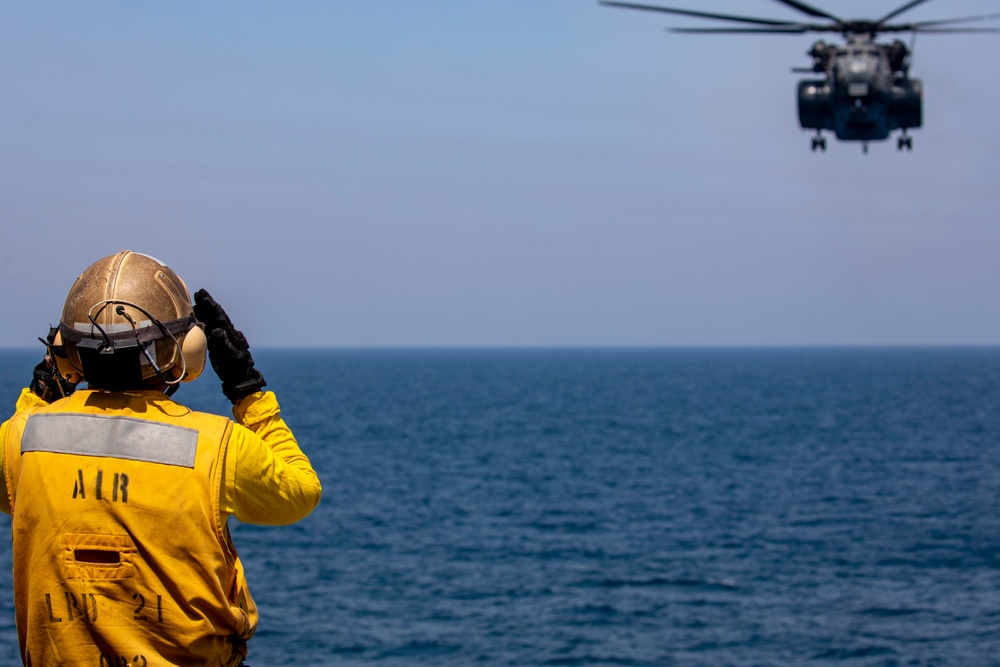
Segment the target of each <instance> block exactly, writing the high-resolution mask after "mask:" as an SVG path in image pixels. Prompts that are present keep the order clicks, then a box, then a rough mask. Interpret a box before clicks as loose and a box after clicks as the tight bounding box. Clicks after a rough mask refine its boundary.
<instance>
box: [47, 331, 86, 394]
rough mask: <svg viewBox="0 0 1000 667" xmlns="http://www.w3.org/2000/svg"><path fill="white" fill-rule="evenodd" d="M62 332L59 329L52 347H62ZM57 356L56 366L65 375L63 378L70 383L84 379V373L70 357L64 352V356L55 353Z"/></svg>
mask: <svg viewBox="0 0 1000 667" xmlns="http://www.w3.org/2000/svg"><path fill="white" fill-rule="evenodd" d="M62 344H63V342H62V334H60V333H59V332H58V331H57V332H56V335H55V338H53V339H52V347H54V348H58V349H62ZM55 358H56V368H57V369H58V370H59V375H62V376H63V379H65V380H66V382H69V383H70V384H73V385H76V384H79V383H80V382H82V381H83V373H82V372H80V371H78V370H77V369H76V368H75V367H74V366H73V363H72V362H71V361H70V360H69V357H67V356H66V355H65V353H63V355H62V356H60V355H58V354H57V355H55Z"/></svg>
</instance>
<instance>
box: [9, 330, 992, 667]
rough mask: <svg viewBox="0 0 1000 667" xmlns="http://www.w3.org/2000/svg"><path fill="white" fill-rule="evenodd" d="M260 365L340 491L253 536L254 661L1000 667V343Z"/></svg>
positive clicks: (240, 537)
mask: <svg viewBox="0 0 1000 667" xmlns="http://www.w3.org/2000/svg"><path fill="white" fill-rule="evenodd" d="M39 352H40V346H39V350H35V351H32V352H30V353H25V352H16V351H6V352H0V400H2V401H3V403H4V404H5V405H8V406H10V407H11V408H12V407H13V403H14V400H15V398H16V396H17V393H18V391H19V389H20V387H21V386H23V385H24V384H25V383H26V382H27V380H28V379H29V378H30V373H31V368H32V367H33V365H34V364H35V362H36V361H37V357H38V356H39ZM254 353H255V357H256V358H257V359H258V366H259V367H260V368H261V369H262V371H263V372H264V375H265V376H266V377H267V379H268V382H269V388H271V389H273V390H274V391H275V392H276V394H277V395H278V398H279V400H280V401H281V403H282V407H283V414H284V416H285V418H286V420H287V421H288V423H289V424H290V426H291V427H292V429H293V430H294V431H295V433H296V435H297V436H298V438H299V441H300V444H301V445H302V447H303V449H304V450H305V452H306V453H307V454H308V455H309V456H310V458H311V460H312V461H313V464H314V466H315V467H316V469H317V471H318V472H319V475H320V478H321V479H322V481H323V485H324V497H323V501H322V503H321V504H320V506H319V507H318V508H317V509H316V511H315V512H314V513H313V514H312V515H311V516H309V517H308V518H307V519H305V520H304V521H302V522H300V523H299V524H296V525H294V526H290V527H282V528H265V527H258V526H252V525H246V524H238V523H236V522H235V521H234V522H233V524H234V525H232V526H231V527H232V531H233V538H234V541H235V542H236V545H237V547H238V549H239V551H240V554H241V556H242V558H243V561H244V563H245V565H246V568H247V572H248V575H247V576H248V579H249V581H250V585H251V590H252V591H253V593H254V597H255V599H256V601H257V603H258V605H259V606H260V610H261V624H260V630H259V631H258V633H257V635H256V637H255V638H254V639H253V640H252V641H251V643H250V656H249V658H248V663H249V664H251V665H253V666H254V667H269V666H276V665H291V664H308V665H350V666H363V665H364V666H367V665H384V666H402V665H448V666H456V667H457V666H468V665H474V664H483V665H525V666H527V665H532V666H533V665H630V666H631V665H634V666H646V665H650V666H652V665H656V666H671V665H677V666H695V665H705V666H712V667H715V666H725V665H747V666H750V665H753V666H763V665H775V666H779V665H780V666H785V665H845V666H848V665H849V666H855V665H857V666H861V665H865V666H868V665H880V666H890V665H893V666H894V665H899V666H903V665H906V666H918V665H961V666H979V665H1000V518H998V511H1000V446H998V443H1000V409H998V408H1000V349H994V348H983V349H963V348H956V349H948V348H941V349H732V350H729V349H638V350H604V349H591V350H575V349H574V350H299V351H281V350H259V351H258V350H255V351H254ZM176 399H177V400H178V401H179V402H181V403H185V404H186V405H189V406H191V407H193V408H196V409H202V410H210V411H214V412H223V413H228V411H229V406H228V403H227V402H226V401H225V399H224V398H223V397H222V395H221V393H220V391H219V389H218V383H217V382H216V381H215V378H214V375H212V373H211V370H208V371H207V372H206V375H205V376H204V377H203V378H201V379H200V380H198V381H197V382H195V383H193V384H191V385H186V386H184V387H183V388H182V389H181V390H180V391H179V392H178V394H177V396H176ZM2 521H3V525H4V529H5V530H6V529H9V519H7V518H6V517H4V518H3V519H2ZM17 655H18V651H17V639H16V636H15V631H14V623H13V608H12V596H11V581H10V553H9V549H3V550H2V553H0V665H4V666H6V665H16V664H19V663H18V658H17ZM95 667H98V666H97V665H96V664H95Z"/></svg>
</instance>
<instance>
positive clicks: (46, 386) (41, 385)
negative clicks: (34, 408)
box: [28, 327, 76, 403]
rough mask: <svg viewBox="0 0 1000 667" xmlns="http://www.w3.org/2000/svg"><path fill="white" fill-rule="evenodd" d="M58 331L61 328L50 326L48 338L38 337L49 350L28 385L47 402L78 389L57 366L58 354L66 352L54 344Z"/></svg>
mask: <svg viewBox="0 0 1000 667" xmlns="http://www.w3.org/2000/svg"><path fill="white" fill-rule="evenodd" d="M58 331H59V329H57V328H55V327H49V335H48V336H46V340H42V339H41V338H39V339H38V340H40V341H41V342H42V343H43V344H44V345H45V349H46V350H47V352H46V354H45V358H44V359H42V361H41V362H40V363H39V364H38V365H37V366H35V370H34V371H33V372H32V378H31V384H30V385H29V386H28V389H30V390H31V391H32V393H34V394H35V395H36V396H38V397H39V398H40V399H42V400H43V401H45V402H46V403H51V402H52V401H58V400H59V399H60V398H64V397H66V396H69V395H70V394H72V393H73V392H74V391H76V384H73V383H70V382H69V381H67V380H66V378H64V377H63V376H62V375H61V374H60V373H59V368H58V366H56V360H55V357H56V355H62V354H65V352H63V351H62V349H61V347H56V346H55V345H54V344H53V343H55V339H56V333H57V332H58Z"/></svg>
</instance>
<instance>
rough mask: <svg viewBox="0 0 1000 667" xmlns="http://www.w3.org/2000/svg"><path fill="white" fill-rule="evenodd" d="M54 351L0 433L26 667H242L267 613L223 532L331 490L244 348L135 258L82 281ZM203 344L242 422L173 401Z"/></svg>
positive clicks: (273, 520)
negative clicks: (232, 523)
mask: <svg viewBox="0 0 1000 667" xmlns="http://www.w3.org/2000/svg"><path fill="white" fill-rule="evenodd" d="M45 342H46V345H47V349H48V353H47V354H46V356H45V359H44V360H43V361H42V363H40V364H39V365H38V366H37V367H36V368H35V371H34V377H33V379H32V382H31V385H30V386H29V387H28V388H26V389H24V390H23V391H22V392H21V395H20V398H19V399H18V401H17V406H16V412H15V414H14V416H13V417H12V418H11V419H9V420H8V421H7V422H5V423H4V424H3V426H2V431H0V444H2V447H3V450H2V464H3V475H2V476H0V485H2V486H3V489H2V492H0V505H2V507H0V509H2V510H3V511H4V512H6V513H8V514H10V515H11V532H12V541H13V565H14V602H15V615H16V620H17V635H18V641H19V642H20V647H21V659H22V661H23V662H24V664H25V665H39V666H43V665H44V666H47V665H61V666H64V667H66V666H73V665H87V666H88V667H101V666H104V665H107V666H109V667H111V666H117V665H138V666H148V667H154V666H156V665H213V666H219V667H227V666H237V665H240V664H242V663H243V660H244V659H245V658H246V655H247V641H248V640H249V639H250V637H251V636H253V634H254V631H255V630H256V629H257V620H258V614H257V607H256V605H255V604H254V601H253V598H252V597H251V596H250V591H249V589H248V588H247V582H246V579H245V577H244V570H243V565H242V563H241V562H240V559H239V557H238V555H237V553H236V549H235V547H234V546H233V542H232V540H231V538H230V534H229V529H228V527H227V520H228V519H229V517H230V516H235V517H236V518H237V519H238V520H240V521H243V522H249V523H257V524H267V525H285V524H290V523H293V522H295V521H298V520H300V519H302V518H303V517H305V516H306V515H308V514H309V513H310V512H311V511H312V509H313V508H314V507H315V506H316V504H317V503H318V502H319V499H320V494H321V488H320V482H319V479H318V477H317V476H316V473H315V472H314V471H313V469H312V466H311V464H310V462H309V459H308V458H307V457H306V456H305V455H304V454H303V453H302V451H301V449H299V446H298V444H297V443H296V441H295V438H294V436H293V435H292V433H291V431H290V430H289V428H288V426H287V425H286V424H285V422H284V421H283V420H282V419H281V415H280V410H279V407H278V401H277V399H276V398H275V396H274V394H273V393H270V392H265V391H263V389H264V386H265V384H266V383H265V381H264V377H263V375H261V373H260V371H259V370H258V369H257V368H256V366H255V364H254V360H253V357H252V356H251V355H250V348H249V345H248V344H247V341H246V338H245V337H244V336H243V334H242V333H241V332H240V331H238V330H237V329H236V328H235V327H234V326H233V324H232V322H231V321H230V319H229V317H228V316H227V315H226V312H225V311H224V310H223V309H222V307H221V306H219V304H218V303H216V302H215V300H214V299H213V298H212V297H211V296H210V295H209V294H208V292H206V291H204V290H199V291H198V292H197V293H196V294H195V301H194V306H193V307H192V304H191V297H190V295H189V293H188V290H187V287H186V286H185V284H184V282H183V281H182V280H181V279H180V277H178V276H177V274H175V273H174V272H173V271H172V270H170V268H168V267H167V266H166V265H165V264H163V263H162V262H160V261H159V260H156V259H154V258H152V257H149V256H147V255H143V254H139V253H135V252H131V251H127V250H126V251H122V252H119V253H117V254H115V255H111V256H109V257H105V258H103V259H101V260H98V261H97V262H95V263H94V264H92V265H91V266H90V267H89V268H88V269H87V270H85V271H84V272H83V273H82V274H81V275H80V277H79V278H78V279H77V280H76V283H75V284H74V285H73V287H72V289H71V290H70V292H69V296H68V297H67V298H66V303H65V306H64V308H63V314H62V320H61V322H60V323H59V327H58V328H53V329H52V330H51V331H50V332H49V336H48V340H47V341H45ZM206 350H207V356H208V358H209V360H210V361H211V364H212V368H213V369H214V370H215V372H216V374H217V375H218V376H219V379H220V380H221V381H222V391H223V393H224V394H225V395H226V397H227V398H228V399H229V400H230V401H231V402H232V403H233V419H232V420H230V419H228V418H226V417H222V416H218V415H213V414H206V413H201V412H195V411H192V410H190V409H188V408H186V407H184V406H183V405H181V404H179V403H176V402H174V401H173V400H172V399H171V398H170V396H171V395H172V394H173V392H174V391H175V390H176V389H177V387H178V385H179V384H180V383H182V382H189V381H191V380H194V379H195V378H197V377H198V375H199V374H200V373H201V371H202V369H203V368H204V366H205V357H206ZM80 383H86V389H83V388H81V389H80V390H75V389H76V387H77V385H78V384H80Z"/></svg>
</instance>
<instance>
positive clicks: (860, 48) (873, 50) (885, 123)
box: [798, 36, 923, 148]
mask: <svg viewBox="0 0 1000 667" xmlns="http://www.w3.org/2000/svg"><path fill="white" fill-rule="evenodd" d="M809 54H810V55H811V56H812V57H813V59H814V61H815V64H814V66H813V70H812V71H814V72H817V73H821V74H823V75H824V78H822V79H807V80H803V81H800V82H799V85H798V102H799V124H800V125H801V126H802V127H803V128H806V129H815V130H817V134H818V133H819V132H820V131H822V130H830V131H832V132H833V133H834V134H835V135H836V137H837V139H840V140H842V141H862V142H869V141H883V140H885V139H888V138H889V135H890V134H891V133H892V132H893V131H894V130H902V131H903V133H904V135H905V133H906V130H909V129H913V128H919V127H920V126H921V125H922V124H923V84H922V82H921V81H920V79H913V78H910V76H909V74H908V55H909V51H908V49H907V48H906V46H905V45H903V44H902V43H901V42H899V41H896V42H894V43H892V44H877V43H875V42H874V41H872V40H871V39H869V38H867V37H865V36H851V38H850V39H849V41H848V43H847V44H846V45H843V46H837V45H830V44H826V43H824V42H822V41H821V42H817V43H816V44H814V45H813V47H812V49H811V50H810V52H809ZM905 143H906V142H905V141H904V140H901V147H902V146H903V145H905ZM816 145H817V144H816V143H815V142H814V148H815V147H816Z"/></svg>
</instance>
